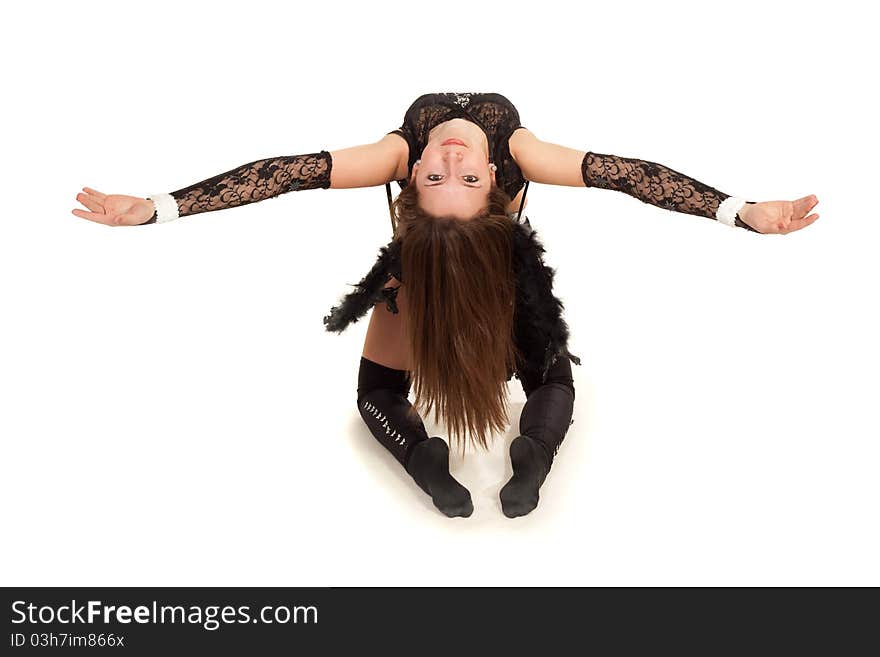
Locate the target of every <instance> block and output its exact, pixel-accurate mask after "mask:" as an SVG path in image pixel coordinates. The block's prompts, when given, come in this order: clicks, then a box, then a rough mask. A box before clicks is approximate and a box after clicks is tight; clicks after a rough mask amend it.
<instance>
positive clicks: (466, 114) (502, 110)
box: [388, 92, 525, 198]
mask: <svg viewBox="0 0 880 657" xmlns="http://www.w3.org/2000/svg"><path fill="white" fill-rule="evenodd" d="M457 118H462V119H466V120H468V121H471V122H472V123H476V124H477V125H478V126H480V128H482V130H483V132H485V133H486V140H487V142H488V143H489V161H490V162H494V163H495V166H497V167H498V170H497V171H495V180H496V182H497V184H498V186H499V187H500V188H501V189H503V190H504V191H505V192H506V193H507V195H508V196H510V198H514V197H515V196H516V195H517V193H518V192H519V190H520V188H521V187H522V186H523V183H524V182H525V179H524V178H523V175H522V172H521V171H520V169H519V166H517V164H516V162H514V160H513V157H511V155H510V148H509V147H508V141H509V140H510V136H511V135H512V134H513V131H514V130H516V129H517V128H522V127H525V126H523V125H521V124H520V122H519V112H517V110H516V107H514V106H513V103H511V102H510V101H509V100H507V98H505V97H504V96H502V95H501V94H496V93H476V92H466V93H455V92H443V93H434V94H424V95H422V96H419V97H418V98H417V99H416V100H415V102H413V104H412V105H410V106H409V109H408V110H407V111H406V113H405V114H404V117H403V125H401V126H400V128H398V129H397V130H392V131H391V132H389V133H388V134H396V135H400V136H401V137H403V138H404V139H405V140H406V143H407V144H408V145H409V166H408V167H407V172H408V173H407V178H406V179H404V180H398V181H397V184H398V185H399V186H400V188H401V189H403V188H404V187H406V186H407V183H408V182H409V178H410V177H411V176H412V168H413V164H415V161H416V160H418V159H419V157H420V156H421V154H422V151H423V150H424V148H425V146H426V145H427V144H428V133H430V132H431V130H432V129H433V128H434V126H436V125H439V124H440V123H443V122H444V121H449V120H450V119H457Z"/></svg>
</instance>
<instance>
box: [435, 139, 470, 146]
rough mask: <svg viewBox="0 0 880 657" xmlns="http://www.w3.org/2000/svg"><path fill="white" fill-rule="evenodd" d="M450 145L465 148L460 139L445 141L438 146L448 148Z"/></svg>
mask: <svg viewBox="0 0 880 657" xmlns="http://www.w3.org/2000/svg"><path fill="white" fill-rule="evenodd" d="M451 144H456V145H458V146H467V144H465V143H464V142H463V141H462V140H461V139H446V140H444V142H443V143H442V144H440V145H441V146H449V145H451Z"/></svg>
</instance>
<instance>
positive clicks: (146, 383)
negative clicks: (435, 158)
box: [0, 0, 880, 586]
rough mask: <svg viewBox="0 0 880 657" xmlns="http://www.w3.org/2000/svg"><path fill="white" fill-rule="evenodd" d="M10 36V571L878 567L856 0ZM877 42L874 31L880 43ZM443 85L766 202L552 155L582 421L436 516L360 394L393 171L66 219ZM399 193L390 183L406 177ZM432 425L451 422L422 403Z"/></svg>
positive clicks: (587, 576) (52, 6) (415, 580)
mask: <svg viewBox="0 0 880 657" xmlns="http://www.w3.org/2000/svg"><path fill="white" fill-rule="evenodd" d="M12 6H13V5H9V6H8V7H7V8H5V9H4V24H5V26H6V34H5V36H4V39H3V40H2V43H0V50H2V52H0V54H2V62H3V64H2V66H3V79H4V81H5V85H4V86H5V92H6V93H5V94H4V95H5V96H6V102H5V103H4V106H3V110H2V112H3V121H2V126H3V128H2V129H3V151H4V154H3V158H2V163H0V166H2V168H3V172H2V173H3V177H2V179H3V180H4V181H5V182H6V185H5V188H4V206H5V211H4V212H3V213H2V214H3V219H2V233H0V268H2V271H0V274H2V281H3V282H2V288H0V289H2V297H0V301H2V308H3V321H2V325H0V326H2V329H0V330H2V336H0V337H2V340H0V345H2V346H0V372H2V374H0V395H2V412H0V432H2V458H0V495H2V500H3V501H2V517H0V525H2V527H3V530H2V533H3V539H2V541H0V582H2V584H5V585H294V586H295V585H306V586H324V585H399V584H406V585H409V584H413V585H465V584H467V585H574V584H577V585H868V584H871V585H878V584H880V566H878V560H877V558H876V557H877V554H878V552H880V545H878V543H880V540H878V539H880V534H878V526H877V502H878V499H880V495H878V493H880V484H878V477H877V468H878V454H880V448H878V438H880V420H878V413H877V397H878V395H877V392H878V385H877V371H878V366H880V357H878V347H877V336H878V329H880V322H878V319H877V312H876V307H875V306H876V297H877V294H876V283H877V280H878V273H880V266H878V264H877V260H878V259H877V251H878V234H880V231H878V228H877V210H876V201H875V197H876V191H875V190H876V181H877V167H876V162H875V158H876V156H877V147H878V139H877V130H876V124H875V122H874V118H875V117H876V116H877V115H878V113H880V112H878V110H880V108H878V106H877V102H876V100H875V97H874V96H873V95H872V93H873V91H874V89H875V87H876V82H875V74H876V70H875V65H876V62H877V61H878V52H877V48H876V46H875V45H871V43H872V41H873V37H874V34H873V30H872V23H871V22H870V21H869V20H868V17H867V16H865V15H861V13H860V12H862V11H863V7H865V5H864V3H856V2H835V3H832V4H830V5H829V3H821V9H820V8H819V6H820V5H819V3H816V4H815V5H812V4H805V3H793V2H792V3H771V2H759V3H744V2H738V3H736V4H734V3H727V4H726V5H725V6H724V7H720V6H718V5H707V4H705V3H696V2H694V3H680V2H679V3H676V2H664V3H646V4H645V5H643V6H639V5H638V4H636V5H634V4H633V3H626V4H623V5H621V4H619V3H611V2H604V3H601V4H588V3H570V4H569V3H554V2H546V1H544V2H531V3H523V4H522V5H516V4H513V3H485V4H481V3H474V2H466V3H455V2H447V1H445V0H444V2H437V3H424V4H423V3H413V2H399V3H386V4H381V3H360V4H353V5H350V6H349V5H339V4H337V3H332V2H330V3H288V2H284V3H282V2H278V3H267V2H247V3H242V2H234V3H222V2H211V3H199V4H196V3H182V2H175V3H158V2H154V3H152V4H150V5H149V6H147V5H137V4H131V3H118V2H76V3H61V2H58V3H38V2H31V3H27V4H25V3H17V4H15V5H14V7H15V8H14V9H10V8H9V7H12ZM874 43H875V42H874ZM434 91H496V92H499V93H502V94H504V95H505V96H507V97H508V98H509V99H510V100H511V101H512V102H513V103H514V104H515V105H516V106H517V108H518V109H519V111H520V115H521V118H522V122H523V124H524V125H525V126H526V127H528V128H530V129H531V130H532V131H533V132H534V133H535V134H537V135H538V137H539V138H541V139H544V140H546V141H551V142H554V143H559V144H563V145H566V146H569V147H572V148H578V149H583V150H592V151H595V152H602V153H614V154H618V155H624V156H629V157H639V158H643V159H648V160H653V161H655V162H660V163H663V164H665V165H667V166H670V167H672V168H674V169H676V170H679V171H682V172H684V173H687V174H688V175H691V176H693V177H695V178H697V179H698V180H700V181H702V182H705V183H706V184H709V185H712V186H714V187H717V188H718V189H720V190H722V191H724V192H726V193H728V194H732V195H737V196H742V197H745V198H748V199H750V200H756V201H763V200H778V199H788V200H793V199H795V198H797V197H800V196H804V195H807V194H816V195H817V196H818V198H819V201H820V203H819V205H818V207H817V211H818V212H820V214H821V217H820V219H819V220H818V221H817V222H816V223H815V224H814V225H813V226H811V227H809V228H807V229H805V230H803V231H800V232H797V233H793V234H790V235H785V236H780V235H757V234H754V233H750V232H748V231H746V230H743V229H737V228H729V227H727V226H724V225H722V224H719V223H717V222H715V221H712V220H710V219H704V218H701V217H694V216H690V215H685V214H678V213H673V212H668V211H665V210H661V209H659V208H656V207H653V206H649V205H646V204H643V203H641V202H639V201H637V200H636V199H633V198H631V197H629V196H626V195H624V194H620V193H617V192H613V191H608V190H598V189H585V188H567V187H552V186H546V185H537V184H533V185H531V186H530V189H529V204H528V206H527V210H526V215H527V216H529V217H530V219H531V221H532V225H533V227H534V228H536V229H537V230H538V233H539V236H540V238H541V239H542V241H543V242H544V244H545V246H546V247H547V256H546V261H547V263H548V264H549V265H551V266H553V267H554V268H556V269H557V275H556V291H557V293H558V294H559V296H560V298H562V299H563V301H564V302H565V305H566V310H565V317H566V319H567V321H568V322H569V325H570V327H571V340H570V343H569V346H570V348H571V350H572V352H573V353H575V354H577V355H579V356H581V357H582V359H583V365H582V366H581V367H576V366H575V367H574V377H575V385H576V389H577V399H576V404H575V414H574V419H575V423H574V425H573V426H572V427H571V429H570V431H569V433H568V436H567V437H566V439H565V442H564V443H563V446H562V448H561V450H560V452H559V454H558V455H557V459H556V462H555V464H554V467H553V470H552V472H551V473H550V475H549V477H548V479H547V481H546V483H545V484H544V486H543V488H542V489H541V502H540V504H539V506H538V508H537V509H536V510H535V511H534V512H532V513H531V514H530V515H528V516H526V517H523V518H518V519H515V520H511V519H508V518H506V517H504V516H503V515H502V513H501V508H500V503H499V500H498V491H499V489H500V488H501V486H502V485H503V484H504V482H505V481H506V480H507V479H508V478H509V476H510V465H509V463H508V461H507V455H506V449H507V446H508V445H509V442H510V441H511V440H512V439H513V438H514V437H515V436H516V435H517V433H518V432H517V431H516V429H517V426H518V425H517V422H518V417H519V413H520V411H521V409H522V404H523V401H524V395H523V393H522V390H521V388H519V385H518V381H517V380H516V379H514V380H513V381H512V382H511V386H510V391H511V400H510V401H511V407H510V412H511V418H512V420H513V425H512V426H511V430H510V431H509V432H508V433H507V435H505V436H503V437H500V438H499V439H498V441H497V442H496V443H495V446H494V448H493V450H492V451H491V452H490V453H489V454H484V453H471V454H468V457H467V458H466V459H465V461H464V462H462V461H459V460H457V459H454V460H453V462H452V469H453V474H454V475H455V476H456V477H457V478H458V479H459V480H460V481H461V482H462V483H463V484H464V485H465V486H467V487H468V488H469V490H470V491H471V493H472V495H473V498H474V504H475V511H474V514H473V515H472V516H471V517H470V518H467V519H462V518H457V519H449V518H446V517H444V516H443V515H442V514H440V513H439V512H438V511H437V510H436V509H435V508H434V507H433V505H432V504H431V501H430V498H429V497H428V496H427V495H425V494H424V493H423V492H422V491H421V490H420V489H419V488H418V487H417V486H416V485H415V483H414V482H413V481H412V480H411V479H410V478H409V477H408V475H406V473H405V472H404V471H403V470H402V469H401V468H400V466H399V464H398V463H397V462H396V461H395V460H394V459H393V458H392V457H391V455H390V454H388V453H387V452H385V451H384V449H383V448H382V447H381V446H380V445H379V444H378V443H377V442H376V441H375V439H374V438H373V437H372V436H371V435H370V433H369V432H368V430H367V428H366V426H365V425H364V423H363V421H362V420H361V418H360V416H359V415H358V412H357V407H356V402H355V389H356V386H357V365H358V361H359V358H360V354H361V348H362V344H363V338H364V334H365V332H366V327H367V319H368V318H366V317H365V318H364V319H363V320H361V322H359V323H358V324H354V325H352V326H351V327H350V328H349V329H348V331H347V332H346V333H343V334H342V335H336V334H332V333H327V332H325V330H324V326H323V323H322V317H323V316H324V315H325V314H326V313H327V312H328V310H329V308H330V307H331V306H332V305H334V304H335V303H336V302H337V301H338V299H339V298H340V297H341V296H342V295H343V294H344V293H346V292H348V291H349V290H350V289H351V288H350V287H349V284H353V283H355V282H356V281H357V280H358V279H359V278H360V277H361V276H362V275H363V274H364V273H365V272H366V271H367V270H368V269H369V267H370V266H371V265H372V263H373V261H374V259H375V256H376V254H377V253H378V248H379V246H381V245H383V244H385V243H387V241H388V239H389V238H390V232H389V231H390V223H389V219H388V211H387V204H386V200H385V191H384V189H383V188H382V187H374V188H368V189H354V190H313V191H308V192H298V193H292V194H288V195H284V196H281V197H278V198H276V199H272V200H270V201H265V202H262V203H256V204H252V205H249V206H243V207H240V208H235V209H231V210H226V211H221V212H214V213H206V214H201V215H195V216H192V217H188V218H183V219H180V220H178V221H175V222H170V223H167V224H161V225H153V226H147V227H143V228H141V227H123V228H111V227H107V226H103V225H99V224H96V223H92V222H89V221H86V220H83V219H80V218H77V217H75V216H74V215H72V214H71V210H72V209H73V208H74V207H82V206H80V205H79V204H78V203H77V202H76V201H75V198H74V197H75V195H76V194H77V192H78V191H80V189H81V188H82V187H83V186H90V187H94V188H96V189H98V190H100V191H102V192H104V193H118V194H132V195H141V196H145V195H147V194H151V193H156V192H168V191H172V190H175V189H179V188H181V187H183V186H185V185H188V184H190V183H193V182H196V181H199V180H202V179H204V178H207V177H209V176H211V175H214V174H216V173H220V172H222V171H226V170H229V169H231V168H233V167H235V166H237V165H239V164H242V163H245V162H250V161H252V160H256V159H259V158H262V157H269V156H276V155H291V154H297V153H310V152H315V151H318V150H321V149H326V150H336V149H340V148H344V147H347V146H353V145H356V144H362V143H367V142H371V141H375V140H378V139H379V138H381V137H382V136H383V135H384V134H385V133H387V132H388V131H390V130H393V129H394V128H396V127H398V126H399V125H400V123H401V121H402V118H403V113H404V111H405V110H406V108H407V107H408V106H409V104H410V103H411V102H412V101H413V100H414V99H415V98H416V97H417V96H418V95H420V94H422V93H427V92H434ZM393 191H394V192H395V193H396V192H397V191H398V188H397V186H396V185H394V187H393ZM426 424H427V427H428V431H429V433H430V434H431V435H443V436H444V437H446V434H445V430H444V428H443V427H441V426H436V425H434V424H433V423H432V421H431V418H426Z"/></svg>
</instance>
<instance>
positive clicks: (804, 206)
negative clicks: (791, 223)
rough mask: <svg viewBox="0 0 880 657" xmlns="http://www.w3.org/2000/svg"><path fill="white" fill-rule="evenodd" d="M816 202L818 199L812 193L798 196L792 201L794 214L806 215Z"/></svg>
mask: <svg viewBox="0 0 880 657" xmlns="http://www.w3.org/2000/svg"><path fill="white" fill-rule="evenodd" d="M818 202H819V199H817V198H816V196H815V195H814V194H810V195H809V196H804V197H803V198H799V199H798V200H796V201H795V202H794V216H795V217H798V218H801V217H804V216H806V214H807V212H809V211H810V210H812V209H813V208H814V207H816V204H817V203H818Z"/></svg>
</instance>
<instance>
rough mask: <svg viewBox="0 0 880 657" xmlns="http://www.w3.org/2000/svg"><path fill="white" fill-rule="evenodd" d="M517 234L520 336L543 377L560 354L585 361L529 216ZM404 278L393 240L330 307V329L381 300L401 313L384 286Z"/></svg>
mask: <svg viewBox="0 0 880 657" xmlns="http://www.w3.org/2000/svg"><path fill="white" fill-rule="evenodd" d="M514 226H515V229H514V232H513V270H514V275H515V277H516V308H515V310H514V337H515V340H516V344H517V346H518V347H519V349H520V350H521V351H522V352H523V354H524V357H525V359H526V360H525V363H520V364H519V366H520V367H521V368H523V367H524V368H526V369H528V370H531V371H539V372H541V381H542V382H543V381H544V380H545V379H546V376H547V371H548V370H549V369H550V367H551V366H552V365H553V363H554V362H555V361H556V359H557V358H558V357H564V358H568V359H569V360H571V361H572V362H573V363H575V364H576V365H580V364H581V359H580V358H579V357H577V356H575V355H574V354H572V353H570V352H569V351H568V333H569V332H568V324H567V323H566V322H565V319H563V317H562V313H563V310H564V309H565V306H564V305H563V303H562V301H560V300H559V299H558V298H557V297H556V295H554V294H553V277H554V275H555V273H556V271H555V270H554V269H553V268H552V267H548V266H547V265H546V264H545V263H544V257H543V254H544V253H545V249H544V246H543V245H542V244H541V243H540V241H538V237H537V233H536V232H535V231H534V230H533V229H532V227H531V224H530V223H529V220H528V218H525V220H524V221H523V222H515V223H514ZM392 276H393V277H394V278H396V279H397V280H399V281H401V282H402V281H403V277H402V276H401V268H400V242H399V241H398V240H392V241H391V242H389V243H388V244H387V245H386V246H383V247H381V248H380V249H379V256H378V258H377V259H376V262H375V264H374V265H373V267H372V268H371V269H370V271H369V272H368V273H367V275H366V276H364V277H363V278H362V279H361V281H360V282H359V283H358V284H357V285H355V286H354V288H355V289H354V290H353V291H352V292H349V293H348V294H346V295H345V296H344V297H342V299H341V300H340V303H339V305H337V306H333V307H332V308H331V309H330V314H329V315H326V316H325V317H324V324H325V325H326V329H327V330H328V331H335V332H337V333H341V332H342V331H344V330H345V329H346V328H347V327H348V325H349V324H350V323H352V322H356V321H358V320H359V319H360V318H361V317H363V316H364V315H365V314H366V313H367V311H368V310H369V309H370V308H372V307H373V305H374V304H376V303H381V302H382V301H384V302H385V303H386V305H387V307H388V310H390V311H391V312H393V313H397V312H398V308H397V301H396V296H397V290H396V289H395V288H391V287H388V288H386V287H384V286H385V283H387V282H388V281H389V280H390V279H391V277H392Z"/></svg>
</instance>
